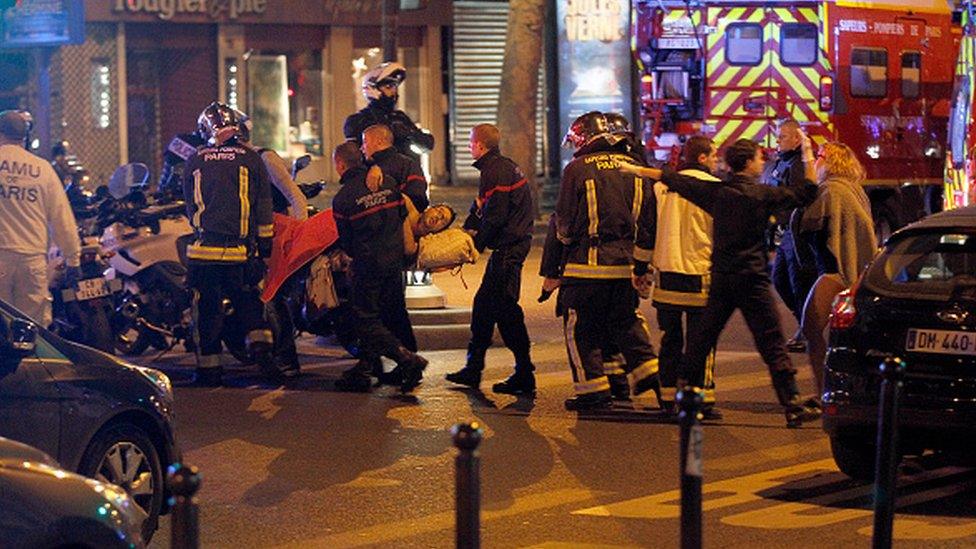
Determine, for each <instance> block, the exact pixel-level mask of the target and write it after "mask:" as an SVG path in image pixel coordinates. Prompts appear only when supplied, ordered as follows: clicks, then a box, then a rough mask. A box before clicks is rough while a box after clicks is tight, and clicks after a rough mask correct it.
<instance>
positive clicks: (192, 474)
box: [167, 463, 201, 549]
mask: <svg viewBox="0 0 976 549" xmlns="http://www.w3.org/2000/svg"><path fill="white" fill-rule="evenodd" d="M167 481H168V482H169V488H170V491H171V492H173V498H172V506H173V515H172V519H171V521H172V524H173V530H172V534H171V539H170V547H171V548H172V549H198V548H199V547H200V521H199V518H200V517H199V509H198V508H197V500H196V497H195V495H196V493H197V490H199V489H200V481H201V478H200V474H199V472H198V471H197V468H196V467H192V466H186V465H183V464H181V463H175V464H173V465H170V467H169V471H168V474H167Z"/></svg>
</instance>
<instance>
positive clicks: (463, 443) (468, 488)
mask: <svg viewBox="0 0 976 549" xmlns="http://www.w3.org/2000/svg"><path fill="white" fill-rule="evenodd" d="M482 434H483V431H482V429H481V425H479V424H478V422H473V423H458V424H457V425H455V426H454V427H452V428H451V437H452V438H453V439H454V446H456V447H457V449H458V455H457V457H456V458H454V467H455V479H454V492H455V493H454V496H455V502H456V509H455V513H456V515H455V522H454V525H455V530H456V531H455V534H456V545H457V547H458V548H463V549H478V547H480V546H481V480H480V478H479V472H478V464H479V462H480V458H479V457H478V444H480V443H481V436H482Z"/></svg>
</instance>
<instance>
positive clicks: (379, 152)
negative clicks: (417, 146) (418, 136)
mask: <svg viewBox="0 0 976 549" xmlns="http://www.w3.org/2000/svg"><path fill="white" fill-rule="evenodd" d="M362 151H363V156H365V157H366V160H367V161H368V162H369V163H370V164H374V165H376V166H379V167H380V169H381V170H383V173H384V174H386V175H388V176H390V177H392V178H393V179H394V181H396V183H397V188H398V189H399V190H400V192H401V193H402V194H405V195H407V196H408V197H410V201H411V202H413V205H414V207H416V208H417V211H418V212H423V211H424V210H426V209H427V206H429V205H430V199H429V198H427V177H426V176H425V175H424V170H423V168H421V167H420V162H418V161H417V159H416V158H414V157H412V156H407V155H405V154H402V153H400V152H399V151H398V150H397V149H396V147H394V146H393V131H392V130H390V128H389V126H386V125H384V124H375V125H373V126H369V127H368V128H366V129H365V130H363V144H362Z"/></svg>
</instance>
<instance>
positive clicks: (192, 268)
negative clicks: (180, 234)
mask: <svg viewBox="0 0 976 549" xmlns="http://www.w3.org/2000/svg"><path fill="white" fill-rule="evenodd" d="M197 124H198V126H199V129H198V131H199V134H200V136H201V137H202V138H204V139H205V140H206V141H207V145H206V146H204V147H202V148H201V149H200V150H198V151H197V153H196V154H195V155H193V156H191V157H190V158H189V159H188V160H187V161H186V167H185V171H184V174H183V195H184V198H185V200H186V203H187V213H188V216H189V218H190V224H191V225H192V226H193V229H194V231H195V240H194V242H193V243H192V244H190V245H189V246H188V247H187V261H188V267H189V276H188V282H189V285H190V287H191V288H192V289H193V292H194V312H195V320H196V322H195V325H196V334H197V339H198V344H197V383H198V384H200V385H206V386H216V385H219V384H220V378H221V366H220V351H221V341H220V333H221V324H222V316H223V311H222V307H221V303H222V300H223V298H224V297H227V298H229V299H230V300H231V302H232V303H233V306H234V310H235V311H236V313H237V317H238V319H239V321H240V322H243V323H244V328H245V331H246V334H247V336H246V343H247V348H248V352H249V353H250V354H251V355H252V357H253V358H254V360H255V361H256V362H257V363H258V365H259V366H260V367H261V370H262V371H263V372H264V373H266V374H268V375H272V376H274V375H277V374H278V372H277V370H276V369H275V367H274V363H273V357H272V348H273V337H272V333H271V331H270V330H269V329H268V327H267V324H266V322H265V321H264V316H263V310H264V308H263V305H262V303H261V301H260V299H259V297H258V290H257V287H258V284H259V283H260V282H261V279H262V278H263V277H264V271H265V269H264V261H263V260H264V259H266V258H268V257H270V255H271V239H272V237H273V236H274V225H273V224H272V218H271V216H272V209H271V208H272V206H271V186H270V183H269V182H268V172H267V170H266V169H265V167H264V163H263V162H262V161H261V158H260V157H259V156H258V154H257V153H256V152H254V151H253V150H251V149H250V148H248V147H246V146H244V145H243V144H242V143H241V142H240V141H239V137H238V132H239V128H238V124H239V120H238V116H237V112H236V111H235V110H234V109H232V108H231V107H229V106H228V105H225V104H223V103H217V102H214V103H211V104H210V105H209V106H207V108H206V109H204V110H203V112H202V113H201V114H200V117H199V118H198V120H197Z"/></svg>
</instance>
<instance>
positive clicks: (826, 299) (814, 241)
mask: <svg viewBox="0 0 976 549" xmlns="http://www.w3.org/2000/svg"><path fill="white" fill-rule="evenodd" d="M814 169H815V170H816V173H817V185H818V190H817V199H816V200H815V201H814V202H813V204H811V205H810V206H808V207H807V209H806V210H805V211H804V212H803V215H802V217H801V218H800V219H794V220H793V222H792V224H794V225H795V226H794V234H799V235H800V242H801V245H805V246H808V247H809V248H810V250H811V251H812V255H813V258H814V259H813V261H814V263H815V267H816V270H817V275H818V277H817V280H816V282H814V284H813V287H812V288H811V289H810V293H809V294H808V295H807V299H806V304H805V305H804V307H803V319H802V329H803V335H804V336H805V337H806V339H807V342H808V344H807V354H808V356H809V358H810V366H811V367H812V369H813V374H814V379H815V381H816V385H817V395H818V396H817V398H818V402H819V397H820V395H822V393H823V370H824V358H825V356H826V353H827V340H826V338H825V336H824V329H825V328H826V327H827V322H828V320H829V318H830V308H831V305H832V303H833V301H834V298H835V297H836V296H837V294H839V293H840V292H841V291H843V290H844V289H845V288H849V287H850V286H851V285H852V284H854V282H855V281H856V280H857V277H858V276H859V275H860V273H861V272H862V271H863V270H864V268H865V267H866V266H867V264H868V263H869V262H870V261H871V259H872V258H873V257H874V254H875V253H876V252H877V250H878V243H877V239H876V238H875V235H874V222H873V221H872V219H871V202H870V201H869V200H868V197H867V194H865V193H864V189H863V188H862V187H861V183H862V182H863V181H864V177H865V172H864V167H863V166H862V165H861V163H860V162H859V161H858V160H857V157H856V156H855V155H854V151H853V150H851V148H850V147H848V146H847V145H845V144H843V143H840V142H837V141H831V142H828V143H825V144H824V145H823V146H822V147H820V151H819V154H818V155H817V160H816V162H815V164H814Z"/></svg>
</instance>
